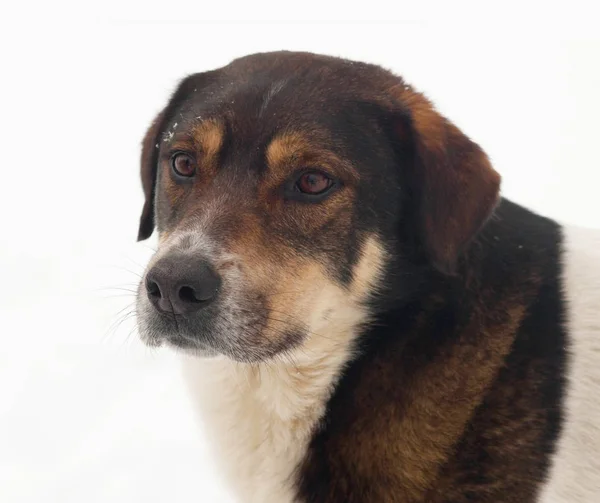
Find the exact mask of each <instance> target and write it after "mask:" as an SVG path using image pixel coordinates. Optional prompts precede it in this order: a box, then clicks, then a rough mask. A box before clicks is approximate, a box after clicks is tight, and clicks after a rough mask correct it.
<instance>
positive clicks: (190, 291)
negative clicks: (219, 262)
mask: <svg viewBox="0 0 600 503" xmlns="http://www.w3.org/2000/svg"><path fill="white" fill-rule="evenodd" d="M220 286H221V278H220V277H219V275H218V274H217V273H216V272H215V271H214V269H213V268H212V267H211V266H210V264H209V263H208V262H207V261H206V260H203V259H201V258H196V257H193V256H188V255H183V254H171V255H168V256H166V257H163V258H162V259H160V260H159V261H158V262H157V263H156V264H155V265H154V267H152V269H150V271H148V273H147V274H146V292H147V294H148V298H149V299H150V302H152V304H154V306H155V307H156V309H158V310H159V311H163V312H168V313H175V314H181V315H183V314H190V313H193V312H195V311H197V310H199V309H201V308H202V307H205V306H207V305H208V304H210V303H211V302H212V301H213V300H214V299H215V298H216V297H217V293H218V291H219V287H220Z"/></svg>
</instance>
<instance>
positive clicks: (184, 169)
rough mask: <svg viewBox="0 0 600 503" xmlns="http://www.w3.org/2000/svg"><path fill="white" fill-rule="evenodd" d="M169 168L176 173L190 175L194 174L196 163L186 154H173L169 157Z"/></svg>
mask: <svg viewBox="0 0 600 503" xmlns="http://www.w3.org/2000/svg"><path fill="white" fill-rule="evenodd" d="M171 168H172V169H173V171H174V172H175V174H176V175H179V176H184V177H187V178H189V177H192V176H194V175H195V174H196V163H195V162H194V159H192V157H191V156H189V155H188V154H182V153H179V154H175V155H174V156H173V157H172V158H171Z"/></svg>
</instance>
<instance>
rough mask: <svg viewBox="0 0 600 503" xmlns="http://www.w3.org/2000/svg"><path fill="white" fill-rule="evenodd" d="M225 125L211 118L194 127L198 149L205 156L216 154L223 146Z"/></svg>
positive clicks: (193, 133)
mask: <svg viewBox="0 0 600 503" xmlns="http://www.w3.org/2000/svg"><path fill="white" fill-rule="evenodd" d="M224 136H225V125H224V124H223V123H222V122H221V121H218V120H216V119H209V120H205V121H202V122H200V123H198V124H195V125H194V126H193V127H192V138H193V140H194V144H195V146H196V148H197V149H198V150H200V151H201V152H202V153H203V154H204V155H205V156H207V157H213V156H216V155H217V154H218V153H219V152H220V150H221V148H222V147H223V141H224Z"/></svg>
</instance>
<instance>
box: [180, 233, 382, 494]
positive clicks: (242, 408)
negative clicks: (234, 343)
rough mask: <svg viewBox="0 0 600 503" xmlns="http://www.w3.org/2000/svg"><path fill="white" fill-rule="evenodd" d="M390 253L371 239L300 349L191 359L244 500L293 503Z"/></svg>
mask: <svg viewBox="0 0 600 503" xmlns="http://www.w3.org/2000/svg"><path fill="white" fill-rule="evenodd" d="M383 263H384V251H383V250H382V248H381V247H380V246H379V245H378V244H377V241H376V240H375V239H369V240H367V242H366V245H365V246H364V248H363V251H362V257H361V260H360V261H359V262H358V264H357V266H356V268H355V270H354V275H353V281H352V284H351V285H350V286H349V287H348V288H342V287H340V286H336V285H335V284H330V285H328V286H326V287H324V288H322V289H321V290H320V291H319V292H318V293H317V294H316V297H315V299H314V300H315V302H314V304H313V305H314V308H313V309H311V310H310V312H309V313H308V318H307V319H306V323H307V328H308V333H309V335H308V337H307V339H306V340H305V341H304V342H303V344H302V346H301V347H300V348H297V349H296V350H293V351H291V352H289V353H286V354H285V355H284V356H281V357H278V358H275V359H273V360H270V361H268V362H265V363H260V364H256V365H249V364H243V363H237V362H233V361H231V360H228V359H226V358H224V357H220V358H215V359H197V358H194V357H185V360H184V370H185V374H186V381H187V383H188V385H189V387H190V391H191V396H192V399H193V401H194V402H195V403H196V404H197V406H198V409H199V411H200V415H201V417H202V420H203V422H204V425H205V427H206V432H207V434H208V437H209V439H210V441H211V442H212V444H213V451H214V453H215V460H216V462H217V463H219V465H220V469H221V471H222V473H224V474H225V477H226V480H227V482H228V484H229V486H230V487H231V488H232V489H233V490H234V492H235V493H236V494H237V496H238V499H239V501H240V502H244V503H291V502H293V501H294V492H295V491H294V489H295V487H294V483H295V481H294V478H293V475H294V471H295V470H296V468H297V467H298V464H299V463H300V461H301V460H302V458H303V456H304V454H305V453H306V449H307V446H308V443H309V441H310V439H311V435H312V433H313V431H314V429H315V427H316V426H317V424H318V421H319V420H320V419H321V418H322V417H323V414H324V412H325V407H326V404H327V400H328V399H329V397H330V396H331V393H332V391H333V388H334V387H335V385H336V383H337V381H338V379H339V377H340V375H341V372H342V370H343V368H344V365H346V364H347V363H348V362H349V360H350V359H351V358H352V351H353V347H354V340H355V338H356V335H357V333H358V331H359V330H360V328H361V326H363V325H364V323H365V322H366V321H367V320H368V318H369V313H368V312H367V310H366V309H365V303H364V301H365V299H366V298H367V296H368V295H369V294H370V293H371V292H373V290H374V289H375V287H376V285H377V283H378V280H379V274H380V272H381V270H382V269H381V264H383Z"/></svg>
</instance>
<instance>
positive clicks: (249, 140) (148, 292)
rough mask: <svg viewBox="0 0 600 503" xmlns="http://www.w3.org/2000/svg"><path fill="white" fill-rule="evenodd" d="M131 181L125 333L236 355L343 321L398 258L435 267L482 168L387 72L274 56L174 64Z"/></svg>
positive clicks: (486, 205)
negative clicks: (134, 278)
mask: <svg viewBox="0 0 600 503" xmlns="http://www.w3.org/2000/svg"><path fill="white" fill-rule="evenodd" d="M142 181H143V186H144V192H145V196H146V202H145V206H144V209H143V212H142V217H141V222H140V232H139V239H145V238H147V237H149V236H150V235H151V234H152V232H153V229H154V227H155V226H156V228H157V231H158V233H159V234H158V235H159V248H158V251H157V253H156V255H155V256H154V258H153V259H152V260H151V263H150V264H149V266H148V269H147V271H146V274H145V276H144V279H143V281H142V282H141V284H140V289H139V294H138V302H137V303H138V306H137V308H138V322H139V326H140V332H141V334H142V337H143V338H144V340H145V341H146V342H147V343H149V344H154V345H158V344H161V343H162V342H167V343H169V344H170V345H172V346H174V347H178V348H182V349H185V350H188V351H190V352H193V353H196V354H205V355H210V354H221V355H226V356H228V357H230V358H232V359H235V360H239V361H248V362H253V361H261V360H265V359H268V358H271V357H273V356H274V355H277V354H279V353H282V352H283V353H285V352H288V351H290V350H291V349H292V348H295V347H301V346H302V345H303V344H304V343H305V341H306V340H307V339H310V338H311V337H313V336H315V334H318V335H319V336H322V337H333V338H335V337H337V336H338V335H336V334H341V333H342V332H344V331H348V330H355V329H356V327H357V326H358V325H360V324H361V323H364V322H365V321H366V320H367V319H368V318H369V315H370V314H373V312H374V311H375V310H376V307H377V306H378V305H384V304H385V297H386V296H388V297H389V296H392V295H397V294H398V291H399V290H402V284H403V278H408V277H410V275H411V273H412V272H414V270H416V269H419V268H420V269H422V268H423V267H430V268H431V269H437V270H438V271H441V273H443V274H451V273H452V272H453V271H454V269H455V267H456V265H457V261H458V260H459V258H460V255H461V253H462V252H463V250H464V248H465V246H466V245H467V244H468V242H469V241H470V240H471V238H472V237H473V236H474V234H475V233H476V232H477V231H478V230H479V228H480V227H481V226H482V224H483V223H484V222H485V221H486V219H487V218H488V216H489V215H490V213H491V212H492V211H493V208H494V206H495V204H496V202H497V199H498V190H499V181H500V180H499V176H498V174H497V173H496V172H495V171H494V170H493V169H492V167H491V166H490V164H489V162H488V160H487V157H486V156H485V154H484V153H483V152H482V150H481V149H480V148H479V147H478V146H477V145H476V144H474V143H473V142H472V141H470V140H469V139H468V138H467V137H466V136H465V135H463V134H462V133H461V132H460V131H459V130H458V129H457V128H456V127H455V126H453V125H452V124H451V123H449V122H448V121H447V120H446V119H444V118H443V117H442V116H440V115H439V114H438V113H437V112H436V111H435V110H434V109H433V108H432V106H431V104H430V103H429V102H428V101H427V100H426V99H425V98H424V97H423V96H422V95H421V94H419V93H417V92H415V91H414V90H413V89H412V88H411V87H410V86H408V85H406V84H405V83H404V82H403V81H402V79H400V78H399V77H396V76H394V75H392V74H391V73H389V72H387V71H385V70H383V69H381V68H379V67H377V66H373V65H368V64H362V63H356V62H351V61H346V60H342V59H336V58H330V57H324V56H317V55H312V54H306V53H286V52H281V53H270V54H257V55H253V56H249V57H245V58H242V59H238V60H236V61H234V62H233V63H231V64H230V65H228V66H226V67H224V68H221V69H219V70H216V71H211V72H206V73H201V74H196V75H192V76H190V77H188V78H186V79H185V80H184V81H183V82H182V83H181V85H180V86H179V88H178V89H177V91H176V92H175V93H174V95H173V97H172V99H171V100H170V102H169V103H168V105H167V106H166V108H165V109H164V110H163V111H162V112H161V113H160V114H159V115H158V117H157V118H156V120H155V121H154V123H153V124H152V126H151V127H150V129H149V131H148V133H147V135H146V137H145V139H144V142H143V152H142ZM406 281H407V283H408V280H406ZM376 294H377V295H378V297H376V296H375V295H376ZM373 299H376V300H373Z"/></svg>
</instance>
